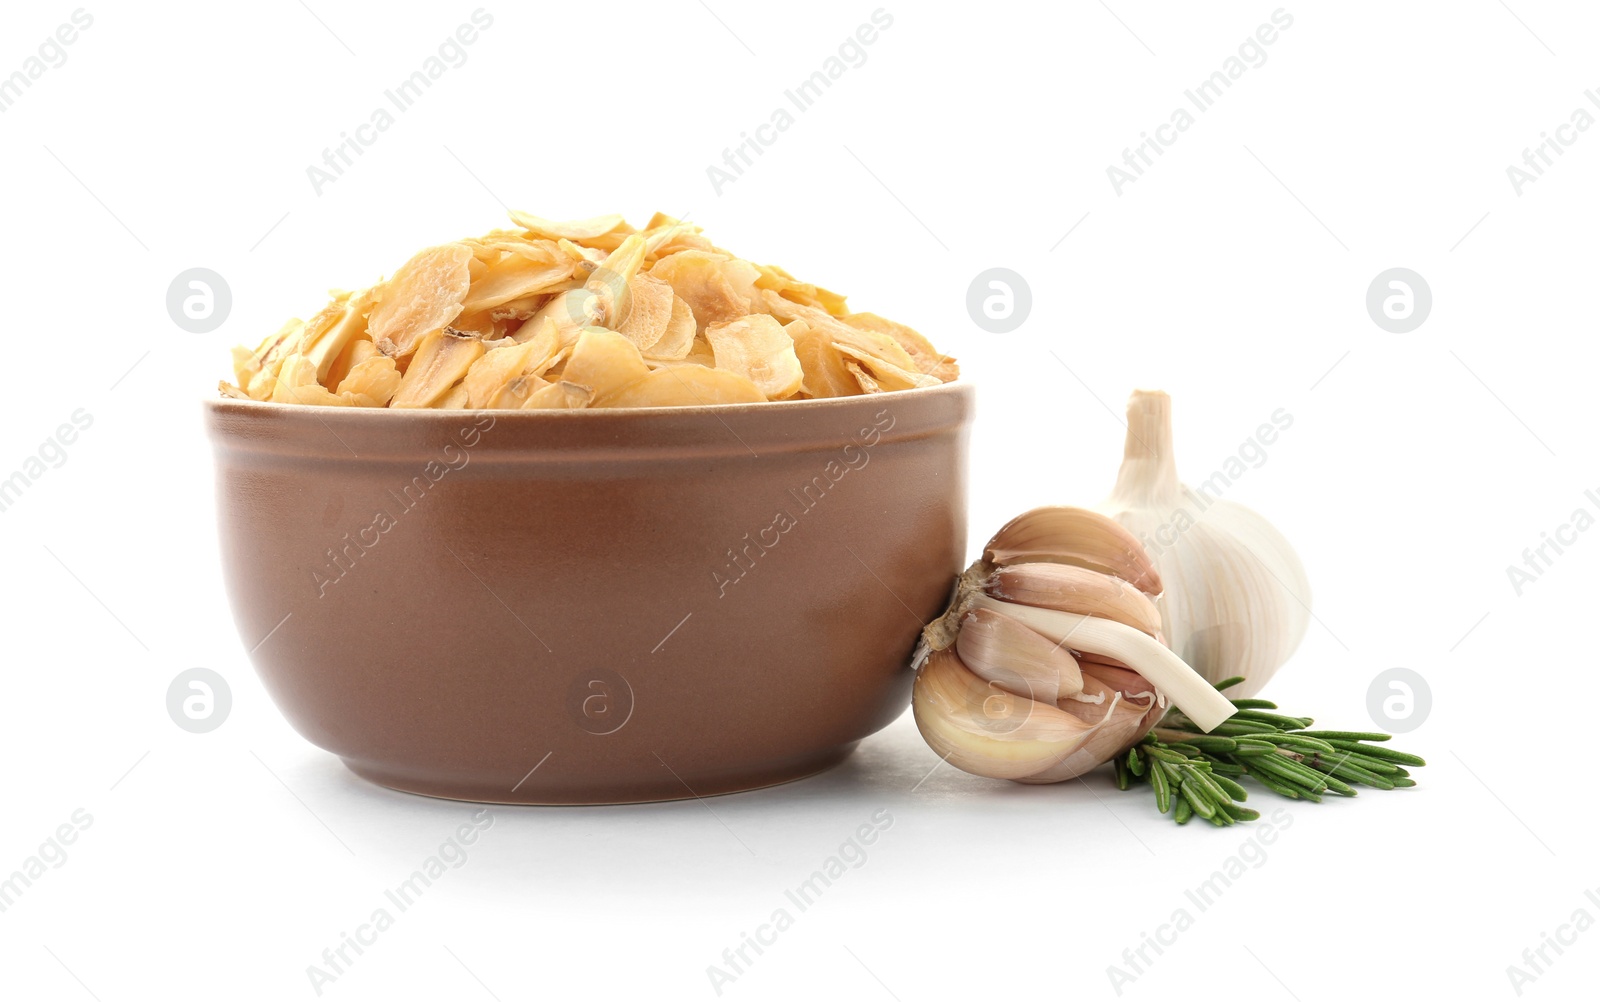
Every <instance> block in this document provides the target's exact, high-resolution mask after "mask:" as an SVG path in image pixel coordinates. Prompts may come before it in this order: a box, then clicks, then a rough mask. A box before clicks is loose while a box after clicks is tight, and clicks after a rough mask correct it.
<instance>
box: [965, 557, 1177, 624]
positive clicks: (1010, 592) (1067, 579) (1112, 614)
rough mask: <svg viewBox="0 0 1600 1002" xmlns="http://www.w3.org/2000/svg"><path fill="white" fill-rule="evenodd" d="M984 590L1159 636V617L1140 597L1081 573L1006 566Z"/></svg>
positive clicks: (1118, 583) (1061, 567) (1113, 581)
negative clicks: (1116, 623) (1098, 618)
mask: <svg viewBox="0 0 1600 1002" xmlns="http://www.w3.org/2000/svg"><path fill="white" fill-rule="evenodd" d="M984 590H985V591H987V592H988V593H989V594H991V595H993V596H994V597H995V598H1002V599H1005V600H1006V601H1008V602H1019V603H1021V604H1023V605H1034V606H1039V607H1040V608H1044V609H1060V610H1061V611H1062V612H1075V613H1078V614H1079V615H1082V616H1099V617H1101V618H1103V619H1112V620H1115V621H1117V622H1119V623H1122V624H1124V625H1125V626H1131V627H1133V628H1134V629H1136V630H1140V631H1142V632H1144V633H1148V634H1150V635H1151V636H1152V637H1159V635H1160V633H1161V612H1160V610H1158V609H1157V608H1156V605H1155V603H1154V602H1152V601H1150V599H1149V598H1148V597H1147V596H1146V595H1145V594H1144V593H1143V592H1141V591H1139V590H1138V589H1137V588H1135V587H1133V586H1132V585H1130V584H1128V583H1127V582H1126V581H1124V580H1122V579H1121V578H1115V577H1111V576H1110V575H1107V574H1101V573H1099V572H1098V571H1092V570H1089V569H1087V568H1084V567H1075V566H1073V565H1071V564H1049V563H1027V564H1011V565H1010V566H1007V567H1002V568H1000V569H999V570H997V571H995V573H994V577H992V578H991V579H990V580H989V584H988V587H987V588H985V589H984Z"/></svg>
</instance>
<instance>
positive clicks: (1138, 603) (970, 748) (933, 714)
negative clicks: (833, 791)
mask: <svg viewBox="0 0 1600 1002" xmlns="http://www.w3.org/2000/svg"><path fill="white" fill-rule="evenodd" d="M1160 590H1161V577H1160V575H1159V574H1158V573H1157V571H1156V568H1155V566H1154V565H1153V564H1151V562H1150V560H1149V558H1148V557H1147V556H1146V554H1145V552H1144V549H1143V548H1142V547H1141V546H1140V545H1139V541H1138V540H1137V539H1135V538H1134V537H1133V536H1132V535H1131V534H1130V533H1129V532H1128V531H1127V530H1126V529H1124V528H1123V527H1122V526H1120V525H1118V524H1117V523H1116V522H1115V521H1113V520H1112V519H1110V518H1107V517H1106V516H1104V515H1101V514H1099V513H1097V512H1092V511H1089V510H1087V509H1084V508H1067V507H1058V506H1057V507H1046V508H1035V509H1034V510H1032V511H1029V512H1025V513H1023V514H1022V515H1019V516H1017V517H1016V518H1014V519H1012V520H1011V521H1010V522H1008V523H1007V524H1006V525H1005V526H1004V527H1003V528H1002V529H1001V530H1000V531H999V532H998V533H996V534H995V535H994V537H993V538H991V539H990V540H989V543H988V545H987V546H986V547H985V548H984V551H983V556H982V557H981V558H980V559H979V560H977V561H976V562H975V563H973V565H972V566H971V567H969V568H967V570H966V572H965V573H964V574H962V575H961V578H960V580H959V581H958V582H957V585H956V590H955V595H954V596H953V598H952V599H951V602H950V607H949V608H948V609H947V610H946V611H945V614H944V615H943V616H942V617H940V618H939V619H938V620H937V621H935V622H934V623H932V624H930V625H929V626H928V628H927V629H926V630H924V631H923V640H922V643H921V645H920V646H919V648H918V654H917V658H916V663H917V666H918V671H917V678H916V682H915V684H914V685H913V687H912V695H911V705H912V709H913V712H914V715H915V717H916V721H917V727H918V728H919V729H920V730H921V731H922V736H923V737H924V738H925V739H926V740H927V742H928V744H929V746H930V747H932V748H933V750H934V751H936V752H938V753H939V754H940V755H941V756H943V757H944V759H945V760H946V761H948V762H949V763H950V764H951V765H954V766H956V767H957V768H959V769H964V770H965V771H967V772H971V773H976V774H977V775H980V776H990V777H993V778H996V779H1010V780H1015V781H1017V782H1019V783H1058V782H1061V781H1062V780H1065V779H1071V778H1073V777H1075V776H1079V775H1082V774H1083V773H1086V772H1088V771H1089V770H1091V769H1094V768H1095V767H1097V766H1099V765H1101V764H1102V763H1104V762H1107V761H1109V760H1110V759H1111V758H1113V757H1114V756H1116V755H1117V754H1119V753H1120V752H1122V751H1125V750H1126V749H1127V748H1128V747H1130V746H1131V745H1133V744H1134V743H1135V742H1137V741H1138V740H1139V739H1140V738H1142V737H1143V736H1144V735H1145V734H1146V733H1147V732H1148V731H1149V730H1150V729H1151V728H1152V727H1154V726H1155V725H1156V723H1157V722H1158V721H1159V720H1160V719H1161V717H1162V715H1163V714H1164V713H1165V712H1166V709H1167V705H1168V702H1169V701H1170V702H1171V703H1172V704H1174V705H1176V706H1177V707H1178V708H1179V709H1181V710H1183V711H1184V712H1185V713H1186V714H1188V716H1189V717H1190V719H1191V720H1193V721H1194V722H1195V726H1197V727H1199V728H1200V729H1201V730H1204V731H1210V730H1212V729H1213V728H1215V727H1216V726H1217V725H1218V724H1220V723H1221V722H1222V721H1224V720H1226V719H1227V718H1228V716H1229V715H1231V714H1232V713H1233V712H1234V707H1233V705H1232V704H1231V703H1229V702H1228V701H1227V699H1225V698H1224V697H1223V696H1222V695H1221V694H1220V693H1218V692H1217V690H1216V689H1214V688H1213V687H1211V686H1210V685H1208V684H1207V683H1206V682H1205V680H1204V679H1202V678H1201V677H1200V676H1199V675H1197V674H1195V673H1194V671H1192V670H1191V669H1190V668H1189V667H1188V666H1187V665H1185V664H1184V663H1183V662H1182V661H1181V660H1179V658H1178V657H1177V656H1176V655H1174V654H1173V653H1172V651H1170V650H1168V649H1167V647H1166V646H1165V645H1164V644H1163V643H1162V642H1161V615H1160V613H1159V612H1158V611H1157V609H1156V606H1155V604H1154V602H1153V601H1152V598H1153V596H1154V595H1155V594H1156V593H1157V592H1159V591H1160Z"/></svg>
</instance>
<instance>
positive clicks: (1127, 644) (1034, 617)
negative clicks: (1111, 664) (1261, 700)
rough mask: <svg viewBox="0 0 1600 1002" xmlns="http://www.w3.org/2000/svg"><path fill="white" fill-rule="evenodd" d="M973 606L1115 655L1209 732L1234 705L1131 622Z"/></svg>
mask: <svg viewBox="0 0 1600 1002" xmlns="http://www.w3.org/2000/svg"><path fill="white" fill-rule="evenodd" d="M973 607H974V608H979V609H993V610H994V611H996V612H999V613H1002V614H1004V615H1007V616H1011V617H1012V618H1014V619H1016V620H1018V621H1019V622H1021V623H1022V624H1023V625H1025V626H1028V627H1031V628H1032V629H1034V630H1037V631H1038V632H1040V633H1042V634H1043V635H1044V636H1045V637H1046V638H1047V639H1050V640H1054V641H1056V642H1058V643H1062V644H1065V645H1067V646H1068V647H1070V648H1072V649H1073V650H1074V651H1085V652H1087V653H1091V654H1102V655H1105V656H1107V657H1112V658H1116V659H1117V660H1118V661H1121V662H1123V663H1124V664H1126V665H1127V666H1128V667H1130V668H1132V669H1133V670H1134V671H1136V672H1138V673H1139V674H1140V675H1142V676H1144V677H1145V678H1146V679H1149V681H1150V684H1151V685H1154V686H1155V687H1156V689H1157V691H1159V692H1161V693H1164V694H1165V695H1166V696H1167V698H1168V699H1170V700H1172V702H1173V703H1175V704H1176V705H1177V707H1178V709H1180V710H1182V711H1183V712H1184V713H1185V714H1186V715H1188V717H1189V719H1190V720H1193V721H1194V722H1195V724H1196V725H1197V726H1199V727H1200V728H1201V729H1202V730H1204V731H1210V730H1212V729H1213V728H1215V727H1216V726H1217V725H1218V724H1220V723H1222V722H1223V721H1224V720H1227V719H1228V718H1229V717H1230V716H1232V715H1233V710H1234V707H1233V704H1232V703H1230V702H1229V701H1228V699H1227V697H1225V696H1223V694H1222V693H1220V692H1218V691H1217V690H1216V689H1215V688H1213V687H1212V686H1211V684H1210V683H1208V682H1207V681H1206V680H1205V679H1204V678H1202V677H1200V676H1199V675H1198V674H1196V673H1195V671H1194V670H1193V669H1192V668H1190V667H1189V666H1188V665H1186V664H1184V663H1183V660H1182V659H1181V658H1179V657H1178V656H1177V655H1176V654H1174V653H1172V651H1170V650H1168V649H1167V648H1166V647H1165V646H1164V645H1163V644H1162V643H1161V642H1160V641H1158V640H1156V639H1155V638H1153V637H1151V636H1149V635H1147V634H1144V633H1141V632H1139V631H1138V630H1135V629H1134V628H1133V627H1131V626H1124V625H1123V624H1121V623H1114V622H1112V621H1110V620H1108V619H1099V618H1097V617H1094V616H1081V615H1078V614H1076V613H1071V612H1061V611H1060V610H1058V609H1040V608H1038V607H1036V606H1031V605H1016V604H1013V603H1011V602H1004V601H1001V600H1000V599H997V598H993V597H991V596H989V595H978V596H977V597H976V598H975V599H974V600H973Z"/></svg>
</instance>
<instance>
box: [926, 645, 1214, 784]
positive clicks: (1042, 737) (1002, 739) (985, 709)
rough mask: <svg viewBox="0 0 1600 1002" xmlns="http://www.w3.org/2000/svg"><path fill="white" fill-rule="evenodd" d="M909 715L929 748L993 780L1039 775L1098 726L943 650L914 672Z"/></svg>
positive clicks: (1085, 740)
mask: <svg viewBox="0 0 1600 1002" xmlns="http://www.w3.org/2000/svg"><path fill="white" fill-rule="evenodd" d="M1063 615H1064V614H1063ZM911 708H912V713H913V715H914V716H915V717H916V721H917V727H918V729H920V730H921V731H922V736H923V738H924V739H925V740H926V741H927V742H928V746H929V747H931V748H932V749H933V750H934V751H935V752H937V753H938V754H939V755H940V756H942V757H943V758H944V759H945V760H946V761H947V762H949V763H950V764H951V765H953V766H955V767H956V768H958V769H961V770H962V771H964V772H970V773H973V774H975V775H979V776H989V777H992V778H995V779H1021V778H1023V777H1025V776H1032V775H1035V774H1038V773H1040V772H1043V771H1044V770H1046V769H1049V768H1050V767H1052V766H1054V765H1055V764H1056V763H1058V762H1060V761H1061V760H1062V759H1064V758H1066V757H1067V756H1068V755H1071V754H1072V753H1073V752H1075V751H1076V750H1078V749H1079V748H1081V747H1082V746H1083V745H1084V744H1085V743H1086V742H1087V741H1088V740H1089V739H1090V738H1091V737H1093V736H1094V734H1095V733H1096V731H1097V730H1098V729H1099V727H1100V724H1099V723H1088V722H1085V721H1083V720H1080V719H1078V718H1077V717H1075V716H1073V715H1071V714H1069V713H1065V712H1063V711H1062V710H1060V709H1058V708H1057V707H1055V706H1051V705H1049V704H1046V703H1037V702H1034V701H1033V700H1031V699H1027V698H1025V697H1022V696H1016V695H1013V694H1011V693H1009V692H1006V691H1005V690H1003V689H1000V688H998V687H996V686H994V685H993V684H991V683H989V682H985V681H984V680H983V679H981V678H979V677H978V676H976V675H974V674H973V673H972V672H971V671H970V670H968V668H967V666H966V665H965V664H963V663H962V661H961V658H960V657H959V656H958V655H957V654H956V652H955V651H953V650H949V649H946V650H942V651H935V652H933V654H932V655H930V656H929V658H928V661H927V663H926V664H925V665H923V667H922V669H921V671H919V672H918V673H917V679H916V683H915V684H914V685H913V686H912V689H911ZM1108 716H1109V715H1108ZM1196 723H1199V721H1196Z"/></svg>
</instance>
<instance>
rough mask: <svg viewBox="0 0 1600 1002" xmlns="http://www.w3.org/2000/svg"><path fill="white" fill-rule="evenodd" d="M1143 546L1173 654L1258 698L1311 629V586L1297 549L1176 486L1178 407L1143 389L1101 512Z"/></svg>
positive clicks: (1256, 522)
mask: <svg viewBox="0 0 1600 1002" xmlns="http://www.w3.org/2000/svg"><path fill="white" fill-rule="evenodd" d="M1100 511H1102V512H1103V513H1105V514H1107V515H1110V516H1111V517H1113V518H1115V519H1116V520H1117V521H1118V522H1120V523H1121V524H1122V525H1123V526H1124V527H1125V528H1127V529H1128V530H1129V531H1130V532H1131V533H1132V534H1133V535H1134V536H1136V537H1138V538H1139V540H1140V541H1141V542H1143V543H1144V546H1145V550H1146V552H1147V553H1148V554H1149V556H1150V558H1151V560H1152V561H1153V562H1154V564H1155V566H1156V567H1157V569H1158V570H1159V571H1160V575H1161V581H1162V583H1163V585H1164V590H1163V592H1162V594H1161V595H1160V597H1159V598H1158V599H1157V600H1156V606H1157V608H1158V609H1160V611H1161V622H1162V632H1163V633H1164V635H1165V638H1166V641H1167V643H1168V645H1169V646H1170V647H1171V648H1172V650H1173V652H1174V653H1176V654H1177V655H1178V657H1180V658H1182V659H1183V661H1184V662H1186V663H1187V664H1188V665H1189V666H1190V667H1192V668H1194V670H1195V671H1197V672H1199V673H1200V674H1201V675H1203V676H1205V678H1206V680H1207V681H1209V682H1212V683H1216V682H1220V681H1222V680H1223V679H1226V678H1231V677H1233V676H1236V675H1238V676H1243V677H1244V679H1245V681H1244V682H1243V683H1241V684H1239V685H1238V686H1236V687H1235V688H1233V689H1230V690H1229V695H1231V696H1235V697H1236V698H1237V697H1248V696H1253V695H1255V694H1256V693H1257V692H1259V691H1260V690H1261V687H1262V686H1264V685H1265V684H1266V683H1267V681H1268V680H1269V679H1270V678H1271V677H1272V675H1273V673H1274V672H1276V671H1277V670H1278V669H1279V668H1280V667H1281V666H1282V665H1283V664H1284V662H1286V661H1288V660H1289V657H1290V656H1291V655H1292V654H1293V653H1294V651H1295V649H1296V648H1297V647H1298V646H1299V645H1300V641H1301V639H1302V638H1304V636H1305V632H1306V628H1307V626H1308V625H1309V624H1310V621H1311V585H1310V582H1309V581H1308V580H1307V579H1306V573H1305V568H1304V566H1303V565H1302V564H1301V563H1300V558H1299V557H1298V556H1296V555H1295V552H1294V549H1293V547H1291V546H1290V545H1289V542H1288V541H1287V540H1286V539H1284V538H1283V536H1282V534H1280V533H1279V532H1278V531H1277V530H1276V529H1274V528H1273V527H1272V525H1271V524H1270V523H1268V522H1267V521H1266V519H1264V518H1262V517H1261V516H1260V515H1258V514H1256V513H1255V512H1254V511H1251V510H1250V509H1249V508H1246V507H1244V506H1243V505H1240V504H1236V503H1234V502H1232V501H1226V500H1221V499H1218V498H1215V497H1213V496H1211V495H1209V494H1205V493H1201V492H1196V491H1194V490H1192V489H1190V488H1188V487H1185V486H1184V485H1183V484H1182V483H1181V482H1180V481H1179V480H1178V471H1177V464H1176V461H1175V460H1174V457H1173V451H1172V398H1171V397H1169V396H1168V395H1167V394H1165V393H1162V392H1159V391H1148V390H1137V391H1135V392H1134V394H1133V396H1132V397H1131V398H1129V401H1128V436H1127V443H1126V445H1125V447H1124V455H1123V463H1122V469H1121V470H1120V471H1119V473H1118V475H1117V484H1116V487H1115V488H1114V489H1113V490H1112V492H1111V496H1110V497H1109V498H1107V499H1106V501H1105V502H1104V503H1103V504H1102V505H1101V506H1100Z"/></svg>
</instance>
